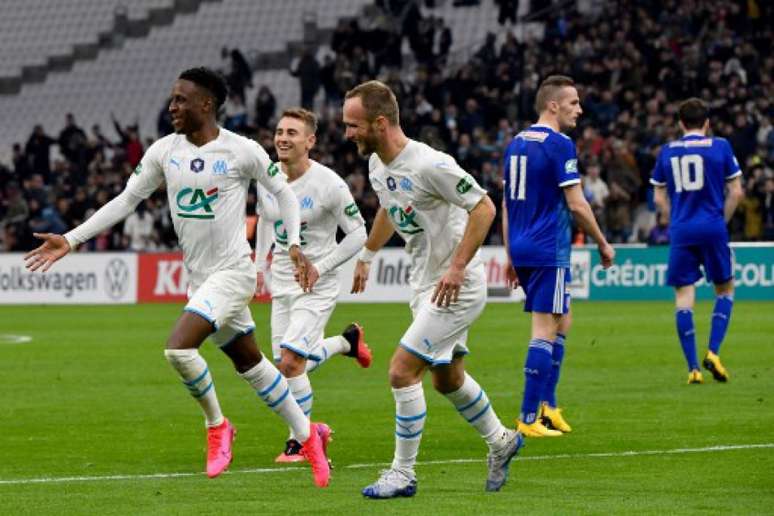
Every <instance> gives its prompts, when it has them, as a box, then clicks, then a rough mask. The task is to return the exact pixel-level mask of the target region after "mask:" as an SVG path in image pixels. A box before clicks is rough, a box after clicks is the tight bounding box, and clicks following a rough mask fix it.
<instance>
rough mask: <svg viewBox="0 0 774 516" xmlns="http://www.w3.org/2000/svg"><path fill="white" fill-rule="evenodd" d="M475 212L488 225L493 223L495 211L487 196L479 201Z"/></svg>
mask: <svg viewBox="0 0 774 516" xmlns="http://www.w3.org/2000/svg"><path fill="white" fill-rule="evenodd" d="M476 211H478V212H479V214H480V216H481V218H482V219H483V220H484V221H485V222H486V223H487V224H488V225H491V224H492V222H494V219H495V216H496V215H497V209H496V208H495V205H494V203H493V202H492V199H491V198H490V197H489V196H488V195H485V196H484V197H483V198H482V199H481V201H479V203H478V206H476Z"/></svg>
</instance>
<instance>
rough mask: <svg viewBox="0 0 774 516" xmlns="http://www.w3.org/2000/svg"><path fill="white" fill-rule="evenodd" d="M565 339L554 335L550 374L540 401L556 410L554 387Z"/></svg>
mask: <svg viewBox="0 0 774 516" xmlns="http://www.w3.org/2000/svg"><path fill="white" fill-rule="evenodd" d="M565 338H566V337H565V336H564V335H562V334H561V333H557V334H556V340H555V341H554V344H553V352H552V353H551V372H550V373H549V375H548V379H547V380H546V384H545V386H544V387H543V396H541V398H542V401H545V402H546V403H548V405H549V406H551V407H554V408H556V407H557V405H556V385H557V384H558V383H559V372H560V371H561V369H562V360H563V359H564V339H565Z"/></svg>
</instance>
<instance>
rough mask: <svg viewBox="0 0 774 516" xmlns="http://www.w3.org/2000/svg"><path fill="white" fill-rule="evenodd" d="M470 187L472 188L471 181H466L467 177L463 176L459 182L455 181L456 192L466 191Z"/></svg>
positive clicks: (462, 193)
mask: <svg viewBox="0 0 774 516" xmlns="http://www.w3.org/2000/svg"><path fill="white" fill-rule="evenodd" d="M471 188H473V183H471V182H470V181H468V178H467V177H463V178H462V179H460V181H459V183H457V193H458V194H460V195H464V194H466V193H468V192H469V191H470V189H471Z"/></svg>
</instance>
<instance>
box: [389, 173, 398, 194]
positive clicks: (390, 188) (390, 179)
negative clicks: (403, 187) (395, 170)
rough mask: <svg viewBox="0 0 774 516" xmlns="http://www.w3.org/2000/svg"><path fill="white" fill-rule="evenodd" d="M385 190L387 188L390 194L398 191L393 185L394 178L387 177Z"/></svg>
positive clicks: (396, 186)
mask: <svg viewBox="0 0 774 516" xmlns="http://www.w3.org/2000/svg"><path fill="white" fill-rule="evenodd" d="M387 188H389V190H390V191H391V192H394V191H395V190H397V189H398V185H396V184H395V178H394V177H392V176H387Z"/></svg>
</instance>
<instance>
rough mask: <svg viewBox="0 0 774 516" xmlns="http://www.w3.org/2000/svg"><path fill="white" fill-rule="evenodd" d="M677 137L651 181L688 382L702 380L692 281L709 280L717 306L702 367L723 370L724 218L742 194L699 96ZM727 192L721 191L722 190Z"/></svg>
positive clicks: (728, 292)
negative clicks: (661, 217)
mask: <svg viewBox="0 0 774 516" xmlns="http://www.w3.org/2000/svg"><path fill="white" fill-rule="evenodd" d="M678 114H679V117H680V122H679V123H680V129H681V130H682V131H683V134H684V135H683V137H682V138H680V139H679V140H676V141H673V142H670V143H668V144H666V145H664V146H663V147H662V148H661V153H660V154H659V157H658V160H657V161H656V166H655V167H654V169H653V176H652V177H651V179H650V182H651V183H652V184H653V185H654V187H655V200H656V204H657V205H658V207H659V208H660V209H661V210H662V211H663V212H664V213H669V212H670V207H671V215H670V226H671V227H670V235H671V237H670V238H671V240H672V242H671V246H670V250H669V268H668V269H667V283H668V284H669V285H672V286H673V287H674V288H675V305H676V311H675V319H676V322H677V335H678V337H679V338H680V345H681V346H682V348H683V354H684V355H685V360H686V361H687V362H688V383H702V382H703V379H702V376H701V371H699V362H698V359H697V358H696V335H695V330H694V326H693V304H694V301H695V299H696V289H695V287H694V283H696V281H698V280H699V279H701V271H700V270H699V266H700V265H701V266H703V267H704V273H705V274H706V276H707V280H709V281H711V282H712V283H714V284H715V294H716V296H717V297H716V298H715V309H714V310H713V312H712V329H711V331H710V337H709V349H708V350H707V354H706V355H705V357H704V361H703V364H704V367H705V368H707V370H709V371H710V372H711V373H712V376H713V377H714V378H715V380H717V381H719V382H725V381H728V378H729V375H728V371H726V368H725V367H723V364H722V363H721V362H720V358H719V357H718V353H719V351H720V345H721V344H722V342H723V338H724V337H725V335H726V330H727V329H728V322H729V320H730V319H731V309H732V307H733V305H734V269H733V263H732V258H731V249H730V248H729V247H728V231H727V230H726V222H727V221H728V219H730V218H731V215H733V213H734V210H736V206H737V204H739V201H740V200H741V199H742V197H743V195H744V193H743V191H742V181H741V177H742V171H741V170H740V168H739V163H738V162H737V161H736V158H735V157H734V153H733V151H732V150H731V146H730V145H729V143H728V141H726V140H725V139H724V138H713V137H710V136H707V131H708V130H709V118H708V110H707V106H706V104H705V103H704V102H702V101H701V100H700V99H697V98H692V99H688V100H686V101H684V102H683V103H682V104H681V105H680V108H679V112H678ZM726 191H727V193H726ZM670 205H671V206H670Z"/></svg>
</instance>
